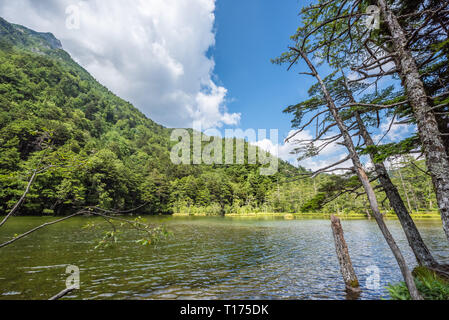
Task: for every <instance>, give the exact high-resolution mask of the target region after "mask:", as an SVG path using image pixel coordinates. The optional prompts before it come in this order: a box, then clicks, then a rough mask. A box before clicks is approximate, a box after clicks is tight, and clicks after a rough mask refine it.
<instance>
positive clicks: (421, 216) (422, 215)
mask: <svg viewBox="0 0 449 320" xmlns="http://www.w3.org/2000/svg"><path fill="white" fill-rule="evenodd" d="M335 215H336V216H337V217H339V218H342V219H366V218H367V216H366V215H365V214H360V213H355V212H351V213H341V214H335ZM173 216H180V217H187V216H192V217H206V216H211V215H209V214H206V213H195V214H188V213H175V214H174V215H173ZM330 216H331V213H325V212H307V213H285V212H253V213H243V214H242V213H230V214H226V217H279V218H282V217H283V218H285V219H291V220H294V219H301V218H326V219H327V218H330ZM386 217H387V218H388V219H397V216H396V215H395V214H394V213H391V212H389V213H387V214H386ZM412 218H413V219H414V220H425V219H432V220H441V216H440V214H439V213H438V212H419V213H413V214H412Z"/></svg>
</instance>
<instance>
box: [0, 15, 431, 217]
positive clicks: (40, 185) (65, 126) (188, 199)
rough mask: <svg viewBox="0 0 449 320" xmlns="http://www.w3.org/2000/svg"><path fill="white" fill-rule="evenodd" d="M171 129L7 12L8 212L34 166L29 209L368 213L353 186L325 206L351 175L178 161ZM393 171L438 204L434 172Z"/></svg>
mask: <svg viewBox="0 0 449 320" xmlns="http://www.w3.org/2000/svg"><path fill="white" fill-rule="evenodd" d="M170 135H171V129H167V128H164V127H163V126H161V125H158V124H156V123H155V122H153V121H152V120H150V119H148V118H147V117H146V116H145V115H144V114H142V113H141V112H140V111H139V110H138V109H136V108H135V107H133V106H132V105H131V104H130V103H128V102H126V101H124V100H123V99H120V98H119V97H117V96H116V95H114V94H113V93H112V92H110V91H109V90H108V89H107V88H106V87H104V86H102V85H101V84H100V83H98V82H97V81H96V80H95V79H94V78H93V77H92V76H91V75H90V74H89V73H88V72H87V71H86V70H84V69H83V68H82V67H81V66H79V65H78V64H77V63H76V62H75V61H73V60H72V58H71V57H70V55H69V54H68V53H67V52H65V51H64V50H63V49H62V46H61V43H60V42H59V40H57V39H56V38H55V37H54V36H53V35H52V34H49V33H38V32H35V31H32V30H29V29H27V28H25V27H22V26H18V25H14V24H10V23H8V22H7V21H5V20H3V19H1V18H0V215H2V214H4V213H6V212H8V210H9V209H10V208H11V207H12V206H13V205H14V204H15V203H16V202H17V201H18V199H19V198H20V196H21V195H22V194H23V192H24V190H25V189H26V186H27V183H28V180H29V179H30V177H31V175H32V173H33V170H35V169H37V168H42V167H44V168H45V167H47V166H52V167H50V168H48V170H45V171H43V172H42V173H40V174H39V175H38V176H37V178H36V180H35V181H34V183H33V184H32V187H31V190H30V193H29V194H28V196H27V199H26V202H25V204H24V205H23V207H22V209H21V214H28V215H42V214H57V215H62V214H67V213H69V212H71V211H73V210H75V208H77V207H83V206H97V205H98V206H101V207H103V208H106V209H116V210H126V209H130V208H135V207H137V206H140V205H142V204H143V203H148V205H147V206H145V207H144V208H142V212H143V213H152V214H161V213H173V212H183V213H205V214H223V213H252V212H300V211H326V212H350V211H354V212H357V213H365V211H366V207H367V205H366V199H365V197H363V196H361V197H355V196H354V195H353V194H349V193H345V194H343V195H342V196H341V197H340V198H338V199H337V200H335V201H332V202H330V203H329V204H327V200H329V199H332V198H333V197H334V196H335V195H338V193H339V192H341V188H349V189H351V188H353V185H352V183H353V181H352V180H351V178H345V177H344V176H338V175H322V176H320V177H318V178H316V179H314V180H311V179H309V178H305V179H298V177H300V176H301V174H302V173H304V172H305V170H304V169H302V168H299V169H296V168H294V167H293V166H291V165H289V164H287V163H285V162H283V161H280V164H279V172H278V173H277V174H275V175H273V176H262V175H260V171H259V168H260V166H259V165H248V164H246V165H226V166H225V165H212V166H210V165H174V164H172V162H171V160H170V150H171V147H172V146H173V145H174V143H173V142H171V141H170ZM419 165H421V166H423V164H422V163H420V164H419ZM423 169H425V168H424V167H423ZM399 173H402V174H401V175H399ZM392 177H393V180H394V181H395V183H396V184H397V185H398V186H400V190H401V192H402V195H403V196H404V198H407V200H408V201H407V202H408V203H409V206H410V207H412V209H413V210H416V209H418V210H432V209H433V208H434V206H435V205H436V202H435V199H434V194H433V191H432V188H430V187H429V186H430V180H429V179H430V178H429V177H428V176H427V175H426V174H424V173H423V172H421V171H419V170H416V169H414V167H413V166H412V164H408V165H407V166H404V167H403V169H401V170H396V171H394V172H392ZM336 186H337V187H338V188H336ZM383 199H384V195H383V194H382V192H380V191H379V200H380V201H382V200H383ZM382 205H383V206H384V209H387V210H388V209H390V208H389V206H388V202H382Z"/></svg>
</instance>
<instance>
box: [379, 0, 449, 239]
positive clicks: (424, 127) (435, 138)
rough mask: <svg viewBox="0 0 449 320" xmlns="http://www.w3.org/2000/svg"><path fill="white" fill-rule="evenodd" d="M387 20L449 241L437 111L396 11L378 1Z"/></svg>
mask: <svg viewBox="0 0 449 320" xmlns="http://www.w3.org/2000/svg"><path fill="white" fill-rule="evenodd" d="M377 3H378V5H379V7H380V9H381V12H382V14H383V17H384V20H385V23H386V24H387V26H388V29H389V30H390V33H391V36H392V41H393V47H394V50H395V52H396V54H397V57H398V59H397V60H395V61H396V64H397V68H398V70H399V71H400V75H401V78H402V79H403V82H404V85H405V89H406V92H407V96H408V100H409V103H410V105H411V106H412V108H413V113H414V115H415V119H416V122H417V125H418V132H419V136H420V139H421V142H422V146H423V150H424V154H425V155H426V163H427V167H428V168H429V171H430V174H431V176H432V181H433V185H434V189H435V193H436V196H437V201H438V207H439V209H440V213H441V219H442V221H443V229H444V232H445V233H446V237H447V239H448V241H449V159H448V156H447V153H446V149H445V146H444V143H443V139H442V136H441V132H440V130H439V128H438V123H437V120H436V118H435V114H434V113H432V112H431V107H430V105H429V101H428V97H427V94H426V91H425V87H424V83H423V82H422V80H421V77H420V74H419V69H418V66H417V64H416V61H415V59H414V58H413V56H412V54H411V53H410V51H409V49H408V40H407V37H406V34H405V32H404V30H403V29H402V27H401V25H400V24H399V21H398V19H397V17H396V16H395V14H394V13H393V12H392V11H391V9H390V8H389V6H388V5H387V2H386V1H385V0H377Z"/></svg>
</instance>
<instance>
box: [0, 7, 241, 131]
mask: <svg viewBox="0 0 449 320" xmlns="http://www.w3.org/2000/svg"><path fill="white" fill-rule="evenodd" d="M73 5H75V6H77V8H79V13H80V15H79V18H80V19H79V22H80V24H79V26H80V29H79V30H73V29H70V28H67V27H66V20H67V19H68V18H69V17H68V15H67V14H66V9H67V8H68V7H69V6H73ZM214 10H215V0H128V1H122V0H108V1H105V0H89V1H81V2H78V1H70V0H39V1H34V0H15V1H10V0H0V12H1V15H2V17H4V18H5V19H7V20H9V21H10V22H13V23H18V24H22V25H25V26H27V27H29V28H31V29H34V30H36V31H42V32H44V31H45V32H52V33H53V34H54V35H55V36H56V37H57V38H59V39H60V40H61V41H62V43H63V46H64V48H65V49H66V50H67V51H68V52H69V53H70V54H71V55H72V57H73V58H74V59H75V60H76V61H78V62H79V63H80V64H81V65H82V66H84V67H85V68H86V69H87V70H88V71H89V72H90V73H91V74H92V75H93V76H94V77H95V78H97V79H98V80H99V81H100V82H101V83H102V84H104V85H106V86H107V87H108V88H109V89H111V90H112V91H113V92H115V93H116V94H118V95H119V96H121V97H122V98H124V99H126V100H128V101H130V102H132V103H133V104H135V105H136V107H138V108H139V109H140V110H142V111H143V112H144V113H145V114H147V115H148V116H149V117H150V118H152V119H153V120H155V121H157V122H159V123H162V124H164V125H166V126H169V127H190V126H191V125H192V122H193V121H195V120H200V121H202V122H203V127H205V128H207V127H213V126H218V127H219V126H221V125H223V124H227V125H234V124H237V123H238V122H239V120H240V114H235V113H233V114H230V113H227V112H226V107H225V105H226V94H227V90H226V88H224V87H222V86H219V85H218V84H216V83H215V82H214V81H213V70H214V66H215V63H214V60H213V59H212V58H210V57H208V56H207V51H208V50H209V48H211V47H213V46H214V45H215V34H214V32H213V28H214V21H215V16H214Z"/></svg>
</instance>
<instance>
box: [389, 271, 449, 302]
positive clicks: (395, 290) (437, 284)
mask: <svg viewBox="0 0 449 320" xmlns="http://www.w3.org/2000/svg"><path fill="white" fill-rule="evenodd" d="M413 275H414V276H415V283H416V286H417V288H418V290H419V292H420V293H421V295H422V296H423V298H424V299H425V300H449V281H448V280H446V279H443V278H442V277H440V276H438V275H437V274H436V273H435V272H433V271H430V270H429V269H427V268H425V267H418V268H416V269H415V270H414V272H413ZM388 291H389V292H390V296H391V298H392V299H393V300H411V297H410V293H409V292H408V289H407V286H406V285H405V282H400V283H398V284H394V285H389V287H388Z"/></svg>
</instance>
